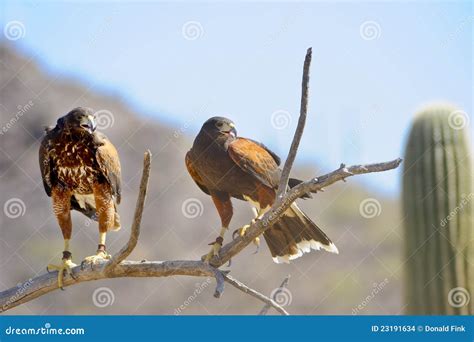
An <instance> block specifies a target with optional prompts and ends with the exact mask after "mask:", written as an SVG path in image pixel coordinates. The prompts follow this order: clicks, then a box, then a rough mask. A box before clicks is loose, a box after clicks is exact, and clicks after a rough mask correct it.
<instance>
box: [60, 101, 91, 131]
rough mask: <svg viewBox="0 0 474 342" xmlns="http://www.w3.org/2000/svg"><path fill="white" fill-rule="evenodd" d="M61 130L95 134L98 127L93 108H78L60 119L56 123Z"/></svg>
mask: <svg viewBox="0 0 474 342" xmlns="http://www.w3.org/2000/svg"><path fill="white" fill-rule="evenodd" d="M56 126H57V127H59V128H60V129H66V130H69V131H86V132H88V133H93V132H94V131H95V129H96V127H97V124H96V122H95V117H94V111H93V110H92V109H91V108H85V107H77V108H74V109H73V110H71V111H70V112H69V113H67V114H66V115H64V116H62V117H60V118H59V119H58V121H57V123H56Z"/></svg>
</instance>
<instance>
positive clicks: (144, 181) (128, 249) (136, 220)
mask: <svg viewBox="0 0 474 342" xmlns="http://www.w3.org/2000/svg"><path fill="white" fill-rule="evenodd" d="M150 169H151V152H150V150H148V151H146V152H145V156H144V158H143V172H142V178H141V181H140V189H139V192H138V198H137V204H136V206H135V214H134V216H133V223H132V229H131V230H130V238H129V240H128V242H127V244H126V245H125V246H123V247H122V249H121V250H120V251H119V252H118V253H116V254H114V256H113V257H112V259H111V260H110V262H109V263H108V264H107V266H106V267H105V272H109V271H110V270H112V269H113V268H114V267H115V266H117V264H119V263H120V262H121V261H122V260H125V258H126V257H128V256H129V255H130V253H132V251H133V250H134V248H135V247H136V245H137V242H138V237H139V236H140V224H141V221H142V215H143V208H144V206H145V199H146V192H147V188H148V179H149V178H150Z"/></svg>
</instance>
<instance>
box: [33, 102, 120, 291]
mask: <svg viewBox="0 0 474 342" xmlns="http://www.w3.org/2000/svg"><path fill="white" fill-rule="evenodd" d="M95 129H96V124H95V121H94V112H93V111H92V109H90V108H81V107H79V108H75V109H73V110H71V111H70V112H69V113H68V114H66V115H65V116H63V117H61V118H59V119H58V121H57V123H56V126H55V127H54V128H50V129H46V135H45V137H44V138H43V141H42V142H41V146H40V149H39V162H40V168H41V176H42V177H43V185H44V188H45V190H46V193H47V194H48V196H50V197H51V198H52V201H53V211H54V214H55V216H56V218H57V220H58V223H59V227H60V228H61V231H62V233H63V237H64V251H63V257H62V265H61V266H55V265H48V269H56V270H58V271H59V272H58V285H59V287H61V288H62V283H63V282H62V277H63V273H65V272H67V273H68V274H70V275H72V273H71V268H72V267H74V266H76V265H75V264H74V263H73V262H72V255H71V252H70V250H69V240H70V239H71V231H72V222H71V210H72V209H75V210H77V211H80V212H81V213H83V214H84V215H86V216H87V217H89V218H91V219H93V220H96V221H98V222H99V247H98V250H97V254H96V255H93V256H91V257H88V258H86V259H85V260H84V262H86V263H96V262H97V261H98V260H100V259H107V258H110V256H109V255H108V254H107V252H106V250H105V236H106V233H107V231H109V230H118V229H120V218H119V215H118V213H117V204H119V203H120V190H121V189H120V161H119V156H118V153H117V150H116V149H115V147H114V145H112V143H111V142H110V141H109V140H108V139H107V137H106V136H105V135H104V134H102V133H99V132H96V131H95Z"/></svg>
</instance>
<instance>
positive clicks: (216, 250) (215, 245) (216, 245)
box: [204, 227, 228, 263]
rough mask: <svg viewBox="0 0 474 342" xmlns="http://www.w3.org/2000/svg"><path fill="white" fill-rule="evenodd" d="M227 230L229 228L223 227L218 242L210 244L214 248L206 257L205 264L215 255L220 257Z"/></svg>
mask: <svg viewBox="0 0 474 342" xmlns="http://www.w3.org/2000/svg"><path fill="white" fill-rule="evenodd" d="M227 229H228V228H227V227H222V228H221V232H220V234H219V237H217V238H216V241H214V242H211V243H210V244H209V245H211V246H212V248H211V250H210V252H209V253H207V255H206V256H205V257H204V262H207V263H209V261H210V260H211V259H212V257H213V256H214V255H219V251H220V250H221V247H222V244H223V243H224V235H225V232H226V231H227Z"/></svg>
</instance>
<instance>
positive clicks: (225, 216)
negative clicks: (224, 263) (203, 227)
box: [202, 192, 233, 263]
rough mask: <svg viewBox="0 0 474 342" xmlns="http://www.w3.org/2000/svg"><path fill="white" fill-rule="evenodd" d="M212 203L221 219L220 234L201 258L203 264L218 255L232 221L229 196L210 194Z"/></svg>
mask: <svg viewBox="0 0 474 342" xmlns="http://www.w3.org/2000/svg"><path fill="white" fill-rule="evenodd" d="M211 197H212V201H213V202H214V205H215V206H216V209H217V212H218V213H219V217H220V218H221V224H222V225H221V227H222V228H221V232H220V234H219V236H218V237H217V239H216V241H214V242H211V243H210V245H212V248H211V251H210V252H209V253H207V255H205V256H203V258H202V259H203V260H204V262H207V263H209V261H210V260H211V259H212V257H213V256H215V255H219V251H220V249H221V247H222V244H223V243H224V235H225V232H226V231H227V229H228V227H229V224H230V220H231V219H232V215H233V209H232V202H231V201H230V195H229V194H227V193H223V192H215V193H212V194H211Z"/></svg>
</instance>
